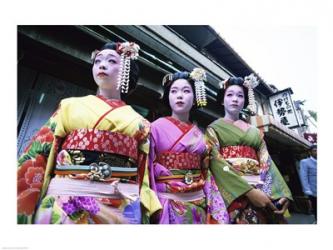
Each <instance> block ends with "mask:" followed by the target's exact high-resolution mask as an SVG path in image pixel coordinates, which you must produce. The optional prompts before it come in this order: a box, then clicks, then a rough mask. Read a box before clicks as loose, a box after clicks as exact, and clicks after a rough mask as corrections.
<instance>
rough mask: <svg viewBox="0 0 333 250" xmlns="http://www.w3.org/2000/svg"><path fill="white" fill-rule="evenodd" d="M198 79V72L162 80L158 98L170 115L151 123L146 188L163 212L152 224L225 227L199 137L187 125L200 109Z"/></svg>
mask: <svg viewBox="0 0 333 250" xmlns="http://www.w3.org/2000/svg"><path fill="white" fill-rule="evenodd" d="M204 79H205V72H204V71H203V70H202V69H199V68H196V69H194V70H193V71H192V72H191V73H189V72H178V73H175V74H168V75H166V76H165V77H164V79H163V87H164V95H163V99H164V102H165V103H166V105H168V106H169V107H171V110H172V115H171V116H169V117H163V118H159V119H157V120H156V121H154V122H153V123H152V124H151V140H150V141H151V149H150V154H149V160H150V161H149V176H150V184H151V188H152V189H153V190H154V191H155V192H156V194H157V196H158V198H159V200H160V202H161V204H162V207H163V209H162V211H158V212H157V213H155V214H154V216H153V221H152V223H160V224H206V223H214V224H215V223H228V213H227V211H226V207H225V206H224V202H223V199H222V197H221V195H220V193H219V192H218V189H217V186H216V184H215V181H214V178H213V177H212V175H211V174H210V172H209V170H208V169H204V168H203V164H202V160H203V158H204V154H205V153H206V144H205V141H204V136H203V133H202V132H201V131H200V129H199V128H198V127H197V126H195V125H194V124H192V123H190V121H189V119H190V111H191V110H192V109H194V108H197V107H201V106H204V105H206V96H205V86H204V82H203V80H204ZM195 96H196V99H197V103H196V104H195V99H194V98H195Z"/></svg>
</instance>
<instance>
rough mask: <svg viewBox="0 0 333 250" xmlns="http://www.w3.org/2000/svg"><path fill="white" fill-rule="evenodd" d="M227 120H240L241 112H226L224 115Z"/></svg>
mask: <svg viewBox="0 0 333 250" xmlns="http://www.w3.org/2000/svg"><path fill="white" fill-rule="evenodd" d="M223 118H224V119H225V120H229V121H233V122H234V121H237V120H239V114H237V115H236V114H229V113H226V114H225V116H224V117H223Z"/></svg>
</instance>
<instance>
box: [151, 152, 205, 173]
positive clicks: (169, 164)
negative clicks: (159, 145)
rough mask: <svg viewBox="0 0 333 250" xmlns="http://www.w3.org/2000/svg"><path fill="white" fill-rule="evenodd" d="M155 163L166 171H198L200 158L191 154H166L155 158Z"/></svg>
mask: <svg viewBox="0 0 333 250" xmlns="http://www.w3.org/2000/svg"><path fill="white" fill-rule="evenodd" d="M157 162H158V163H160V164H161V165H163V166H165V167H166V168H167V169H184V170H186V169H200V168H201V157H200V155H199V154H193V153H175V152H167V153H162V154H159V155H158V156H157Z"/></svg>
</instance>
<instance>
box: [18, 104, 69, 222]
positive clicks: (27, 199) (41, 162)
mask: <svg viewBox="0 0 333 250" xmlns="http://www.w3.org/2000/svg"><path fill="white" fill-rule="evenodd" d="M60 106H61V105H59V107H58V109H57V110H56V111H55V112H54V114H53V115H52V116H51V117H50V119H49V120H48V121H47V122H46V123H45V125H44V126H42V127H41V129H40V130H39V131H38V132H37V133H36V135H35V136H34V137H33V138H32V140H31V142H30V144H29V145H28V146H27V148H26V149H25V150H24V152H23V154H22V155H21V156H20V157H19V159H18V169H17V214H18V218H17V219H18V221H17V222H18V224H29V223H33V215H34V212H35V209H36V207H37V203H38V200H39V199H40V197H41V196H42V195H41V194H42V193H43V187H44V186H45V180H46V179H48V177H47V176H48V175H49V173H48V171H47V168H48V167H51V165H52V164H53V161H54V158H55V156H54V153H53V152H54V150H55V149H54V147H55V144H57V143H56V142H57V140H58V139H59V138H58V137H57V136H56V135H55V131H56V130H57V126H58V129H60V130H61V129H62V126H63V125H62V124H60V123H61V122H60V116H61V108H60Z"/></svg>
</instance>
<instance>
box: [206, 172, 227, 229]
mask: <svg viewBox="0 0 333 250" xmlns="http://www.w3.org/2000/svg"><path fill="white" fill-rule="evenodd" d="M204 192H205V194H206V197H207V198H206V199H207V205H208V213H210V214H211V215H212V217H213V218H214V219H215V220H217V221H218V222H219V223H222V224H228V223H229V214H228V211H227V207H226V206H225V203H224V201H223V198H222V197H221V194H220V192H219V190H218V187H217V185H216V183H215V180H214V177H213V176H209V177H208V178H207V180H206V183H205V185H204Z"/></svg>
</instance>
